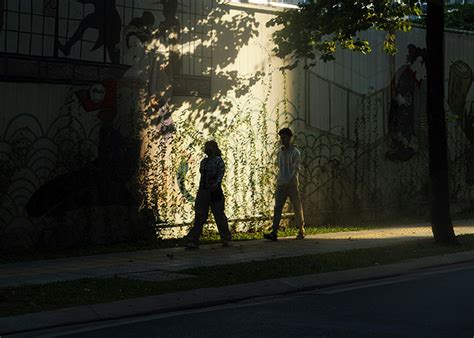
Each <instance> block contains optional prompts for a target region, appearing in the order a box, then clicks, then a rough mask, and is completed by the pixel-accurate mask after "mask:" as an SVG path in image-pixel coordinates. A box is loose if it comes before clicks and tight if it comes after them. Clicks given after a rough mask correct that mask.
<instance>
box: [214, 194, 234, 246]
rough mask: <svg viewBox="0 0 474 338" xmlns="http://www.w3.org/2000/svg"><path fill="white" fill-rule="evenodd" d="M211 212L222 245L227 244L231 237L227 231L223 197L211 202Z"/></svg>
mask: <svg viewBox="0 0 474 338" xmlns="http://www.w3.org/2000/svg"><path fill="white" fill-rule="evenodd" d="M211 211H212V214H213V215H214V219H215V221H216V224H217V229H218V230H219V235H220V236H221V240H222V243H224V244H228V243H229V242H230V241H231V240H232V235H231V233H230V231H229V223H228V221H227V216H226V214H225V199H224V195H222V198H220V199H217V200H214V201H212V200H211Z"/></svg>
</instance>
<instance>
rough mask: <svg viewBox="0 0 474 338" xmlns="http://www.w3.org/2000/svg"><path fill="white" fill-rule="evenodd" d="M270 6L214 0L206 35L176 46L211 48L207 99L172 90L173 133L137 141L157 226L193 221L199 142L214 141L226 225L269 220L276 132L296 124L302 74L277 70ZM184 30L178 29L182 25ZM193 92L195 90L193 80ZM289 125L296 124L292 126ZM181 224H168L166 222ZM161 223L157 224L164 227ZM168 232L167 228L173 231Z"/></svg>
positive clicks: (245, 226)
mask: <svg viewBox="0 0 474 338" xmlns="http://www.w3.org/2000/svg"><path fill="white" fill-rule="evenodd" d="M272 15H274V10H273V9H272V10H270V11H269V10H268V9H265V8H262V7H260V6H254V5H241V4H218V5H215V6H214V8H212V10H210V11H209V13H208V16H207V17H206V18H203V20H202V21H201V22H200V24H203V25H210V26H211V27H212V30H210V31H209V34H208V40H205V41H204V40H203V41H201V40H199V39H198V40H197V41H196V43H194V42H193V43H191V44H190V45H189V46H192V48H191V47H189V46H188V47H186V48H190V49H188V50H187V49H184V54H183V55H185V54H186V52H187V51H188V52H190V51H191V50H196V49H199V50H202V53H204V54H206V53H208V51H209V50H211V51H212V78H211V84H212V86H211V91H210V93H209V95H208V97H203V96H202V95H201V96H200V97H198V96H193V95H192V94H193V92H192V90H191V91H190V92H189V95H185V96H183V95H174V96H173V98H172V100H171V101H170V108H169V109H170V111H171V116H172V124H173V129H174V131H173V132H172V133H170V134H167V135H161V136H159V137H158V138H157V141H153V142H152V141H151V139H150V140H149V141H150V142H149V145H148V146H144V148H143V149H144V151H145V153H146V154H145V158H147V159H148V160H147V161H149V162H150V164H151V165H150V166H148V167H146V171H144V172H143V176H142V177H143V178H144V180H146V196H147V197H146V201H147V202H146V203H147V204H148V206H149V207H150V208H151V209H153V210H156V213H157V216H158V218H159V221H160V222H161V223H160V224H161V225H160V226H161V230H160V231H161V232H162V233H166V234H167V235H170V234H177V233H182V231H184V230H185V229H186V227H187V226H188V225H189V224H190V223H191V222H192V219H193V216H194V215H193V202H194V196H195V194H196V191H197V187H198V183H199V163H200V161H201V160H202V159H203V158H204V153H203V149H202V148H203V145H204V142H205V141H207V140H209V139H215V140H216V141H217V142H218V144H219V147H220V148H221V150H222V153H223V159H224V161H225V163H226V175H225V177H224V184H223V188H224V193H225V196H226V211H227V214H228V217H229V219H230V221H231V225H232V226H233V227H235V228H238V229H249V227H251V228H253V229H255V228H259V227H260V226H261V225H262V224H266V225H268V224H269V220H270V218H271V213H272V210H273V190H274V183H275V178H276V176H275V175H276V152H277V150H278V135H277V131H278V130H279V129H280V128H282V127H288V126H289V127H293V128H297V127H298V126H297V123H295V122H296V121H297V120H298V119H299V120H301V121H303V120H304V116H299V115H298V114H299V113H298V112H299V111H301V112H303V114H304V89H303V87H304V81H305V79H304V72H302V70H301V69H297V70H294V71H292V72H285V73H284V72H281V71H280V70H279V67H280V66H282V65H283V64H284V63H283V62H284V61H282V60H280V59H278V58H276V57H274V56H273V55H272V51H271V50H272V48H273V46H272V44H271V42H270V36H271V33H272V30H271V29H269V28H266V27H265V22H267V21H268V20H269V19H270V18H271V17H272ZM183 29H184V30H186V29H187V28H186V27H183ZM193 89H194V90H195V91H196V92H198V91H200V90H201V89H200V88H199V84H198V82H196V88H193ZM295 131H296V130H295ZM172 225H182V227H177V228H174V230H169V228H168V227H169V226H172ZM164 229H165V230H164ZM173 231H174V233H173Z"/></svg>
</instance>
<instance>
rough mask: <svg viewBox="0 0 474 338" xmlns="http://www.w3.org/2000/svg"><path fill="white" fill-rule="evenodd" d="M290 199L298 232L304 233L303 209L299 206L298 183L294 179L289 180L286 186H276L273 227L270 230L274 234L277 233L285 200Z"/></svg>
mask: <svg viewBox="0 0 474 338" xmlns="http://www.w3.org/2000/svg"><path fill="white" fill-rule="evenodd" d="M288 197H289V198H290V202H291V205H292V206H293V211H294V212H295V218H296V224H297V225H298V228H299V231H300V232H303V231H304V226H305V224H304V216H303V207H302V205H301V197H300V191H299V187H298V181H297V180H296V179H293V180H291V181H290V182H289V183H288V184H286V185H278V186H277V188H276V192H275V208H274V210H273V225H272V229H273V232H274V233H277V232H278V227H279V226H280V220H281V213H282V211H283V207H284V205H285V202H286V199H287V198H288Z"/></svg>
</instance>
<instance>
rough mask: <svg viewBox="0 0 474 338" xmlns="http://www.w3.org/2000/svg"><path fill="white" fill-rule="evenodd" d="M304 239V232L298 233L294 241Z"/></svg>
mask: <svg viewBox="0 0 474 338" xmlns="http://www.w3.org/2000/svg"><path fill="white" fill-rule="evenodd" d="M304 237H305V233H304V231H300V232H298V235H296V239H304Z"/></svg>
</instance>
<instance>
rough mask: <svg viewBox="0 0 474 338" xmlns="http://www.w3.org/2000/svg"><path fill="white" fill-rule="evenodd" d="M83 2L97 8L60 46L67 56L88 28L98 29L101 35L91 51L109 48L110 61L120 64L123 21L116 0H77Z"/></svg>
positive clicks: (59, 43)
mask: <svg viewBox="0 0 474 338" xmlns="http://www.w3.org/2000/svg"><path fill="white" fill-rule="evenodd" d="M76 1H78V2H80V3H83V4H93V5H94V7H95V10H94V12H93V13H91V14H88V15H86V16H85V17H84V19H82V21H81V23H80V24H79V27H77V29H76V31H75V32H74V34H73V35H72V36H71V38H70V39H68V40H67V42H66V44H62V43H61V42H58V48H59V50H61V51H62V52H63V54H64V55H65V56H68V55H69V53H70V52H71V48H72V46H74V44H75V43H76V42H77V41H79V40H80V39H81V38H82V36H83V34H84V32H85V31H86V30H87V29H88V28H93V29H97V30H98V31H99V36H98V37H97V41H96V43H95V45H94V47H93V48H92V49H91V51H94V50H96V49H98V48H100V47H102V46H104V47H105V48H106V49H107V53H108V54H109V58H110V61H111V62H112V63H115V64H118V63H119V62H120V51H119V49H118V48H117V46H118V44H119V43H120V30H121V28H122V21H121V19H120V15H119V13H118V11H117V9H116V8H115V0H76Z"/></svg>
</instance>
